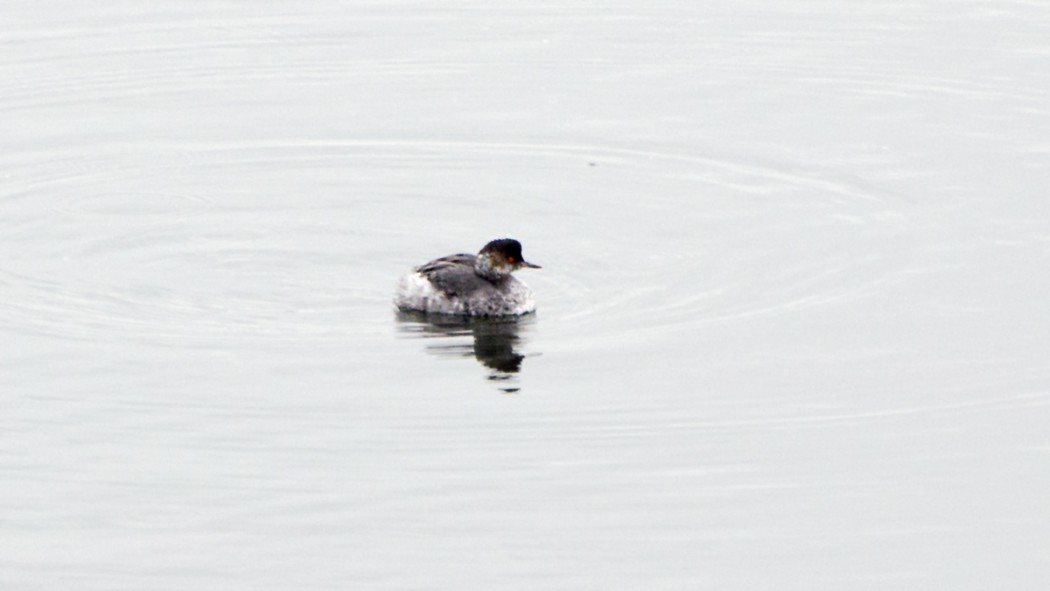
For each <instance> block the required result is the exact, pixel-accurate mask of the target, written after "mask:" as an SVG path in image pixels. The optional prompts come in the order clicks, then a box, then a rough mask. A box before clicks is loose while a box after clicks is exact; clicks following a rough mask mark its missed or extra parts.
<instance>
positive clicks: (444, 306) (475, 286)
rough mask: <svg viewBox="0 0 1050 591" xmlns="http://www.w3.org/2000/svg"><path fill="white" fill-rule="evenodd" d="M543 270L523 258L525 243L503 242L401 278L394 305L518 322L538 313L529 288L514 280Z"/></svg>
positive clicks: (438, 261) (441, 260)
mask: <svg viewBox="0 0 1050 591" xmlns="http://www.w3.org/2000/svg"><path fill="white" fill-rule="evenodd" d="M522 268H527V269H539V268H540V266H539V265H534V264H532V263H530V262H528V261H526V260H525V259H524V258H523V257H522V256H521V243H520V242H518V241H517V240H514V239H512V238H499V239H496V240H493V241H491V242H489V243H488V244H486V245H485V246H484V247H483V248H482V249H481V250H480V251H479V252H478V254H476V255H473V254H453V255H449V256H445V257H441V258H439V259H434V260H432V261H430V262H429V263H426V264H425V265H420V266H419V267H416V268H415V269H413V270H412V271H411V272H409V273H408V274H407V275H405V276H404V277H402V278H401V280H400V281H398V284H397V290H396V292H395V294H394V304H395V305H396V306H397V307H398V308H399V309H402V310H418V311H421V312H428V313H434V314H456V315H465V316H519V315H521V314H527V313H529V312H533V311H535V310H536V298H535V295H534V294H533V293H532V290H531V289H529V287H528V286H527V285H525V284H524V283H522V282H521V281H518V280H517V279H516V278H514V277H512V276H511V273H513V272H514V271H517V270H518V269H522Z"/></svg>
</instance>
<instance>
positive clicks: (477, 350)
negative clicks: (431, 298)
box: [397, 310, 535, 393]
mask: <svg viewBox="0 0 1050 591" xmlns="http://www.w3.org/2000/svg"><path fill="white" fill-rule="evenodd" d="M534 319H535V316H534V315H532V314H528V315H525V316H512V317H492V318H484V317H468V316H446V315H442V314H426V313H423V312H416V311H408V310H401V311H398V312H397V320H398V324H399V326H398V330H399V331H400V332H402V333H407V334H410V335H413V336H416V337H419V338H423V339H430V342H429V343H428V344H427V345H426V346H425V348H426V350H427V352H428V353H433V354H434V355H438V356H439V357H455V358H462V357H474V358H476V359H477V360H478V362H479V363H481V364H482V365H484V366H485V367H487V368H489V369H490V370H491V371H490V372H489V375H488V379H489V380H490V381H492V382H495V383H496V385H497V387H498V388H499V389H500V390H502V391H504V392H507V393H514V392H517V391H519V390H520V389H521V388H520V386H518V385H517V382H518V376H517V374H518V372H520V371H521V363H522V361H524V359H525V355H523V354H522V353H519V352H518V346H519V345H520V344H522V343H523V342H524V341H523V340H522V338H521V336H520V334H521V333H522V332H523V331H526V330H527V329H528V327H529V325H531V324H532V322H533V321H534Z"/></svg>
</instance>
